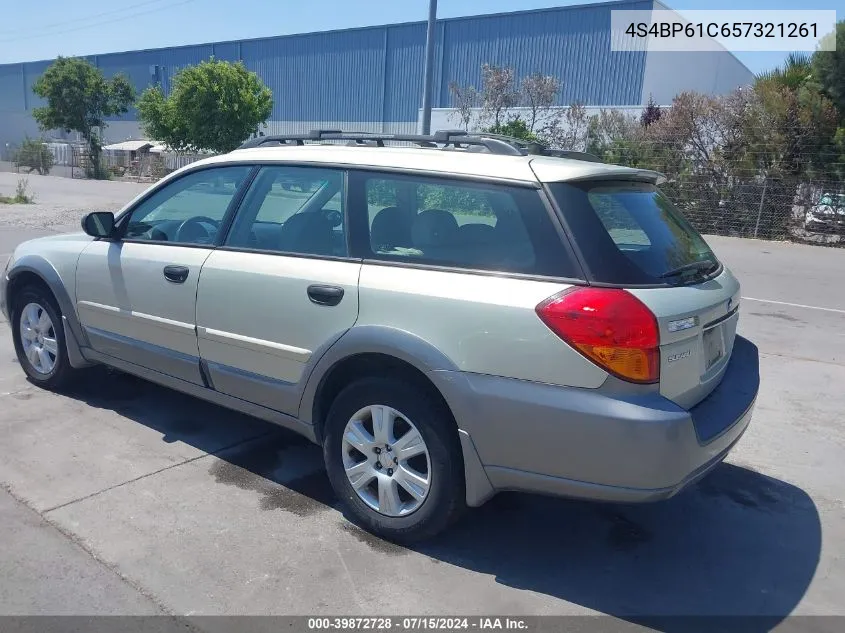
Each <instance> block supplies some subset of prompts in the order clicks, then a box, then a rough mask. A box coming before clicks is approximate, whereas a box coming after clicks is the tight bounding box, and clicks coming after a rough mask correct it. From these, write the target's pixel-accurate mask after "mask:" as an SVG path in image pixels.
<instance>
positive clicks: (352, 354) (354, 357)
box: [299, 326, 457, 441]
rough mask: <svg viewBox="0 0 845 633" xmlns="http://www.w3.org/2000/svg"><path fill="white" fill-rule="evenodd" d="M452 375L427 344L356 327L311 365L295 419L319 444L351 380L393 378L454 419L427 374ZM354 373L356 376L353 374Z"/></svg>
mask: <svg viewBox="0 0 845 633" xmlns="http://www.w3.org/2000/svg"><path fill="white" fill-rule="evenodd" d="M438 370H446V371H456V370H457V367H456V366H455V364H454V363H453V362H452V361H451V360H450V359H449V358H448V357H447V356H446V355H445V354H443V353H442V352H441V351H440V350H438V349H437V348H436V347H434V346H433V345H432V344H431V343H428V342H427V341H425V340H423V339H421V338H419V337H418V336H415V335H413V334H411V333H410V332H406V331H404V330H399V329H396V328H389V327H380V326H362V327H355V328H352V329H351V330H349V331H348V332H346V334H344V335H343V336H342V337H340V338H339V339H338V340H337V341H336V342H335V344H334V345H332V346H331V347H330V348H329V349H328V350H327V351H326V352H325V353H324V354H323V355H322V356H321V357H320V359H319V360H318V361H317V362H316V363H315V365H314V367H313V369H312V370H311V372H310V374H309V376H308V380H307V383H306V385H305V389H304V390H303V394H302V399H301V400H300V405H299V418H300V419H301V420H302V421H304V422H306V423H308V424H312V425H313V426H314V429H315V435H316V437H317V440H318V441H322V425H323V422H324V421H325V415H326V413H327V412H328V407H329V406H331V401H332V400H333V399H334V396H336V395H337V393H339V391H340V389H341V388H342V386H343V385H344V384H346V382H348V380H349V379H350V378H351V377H353V376H355V377H359V376H363V375H384V374H385V373H386V372H391V371H392V372H397V373H398V374H400V375H403V376H404V377H405V378H408V379H411V380H413V381H415V382H417V383H418V384H420V385H421V386H424V387H425V388H426V389H428V390H430V391H431V392H432V393H433V394H435V395H436V396H437V397H438V398H439V399H440V400H441V401H442V402H443V404H444V405H445V406H446V408H447V409H449V411H450V413H451V414H452V417H453V418H454V417H455V413H454V411H453V409H452V407H451V406H450V405H449V402H448V400H447V399H446V397H445V396H444V394H443V393H442V391H441V390H440V389H438V387H437V385H436V384H435V383H434V381H433V380H432V379H431V377H430V374H431V372H434V371H438ZM356 372H357V373H356Z"/></svg>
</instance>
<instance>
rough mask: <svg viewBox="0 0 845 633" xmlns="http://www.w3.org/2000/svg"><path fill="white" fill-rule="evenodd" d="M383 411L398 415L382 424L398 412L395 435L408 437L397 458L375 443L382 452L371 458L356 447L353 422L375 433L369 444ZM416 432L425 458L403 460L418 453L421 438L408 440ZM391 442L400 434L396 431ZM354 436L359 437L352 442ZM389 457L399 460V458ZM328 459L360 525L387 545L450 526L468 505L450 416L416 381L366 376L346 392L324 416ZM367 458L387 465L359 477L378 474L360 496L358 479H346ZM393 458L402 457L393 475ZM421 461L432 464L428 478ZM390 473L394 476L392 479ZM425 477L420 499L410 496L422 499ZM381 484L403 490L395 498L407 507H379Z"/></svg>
mask: <svg viewBox="0 0 845 633" xmlns="http://www.w3.org/2000/svg"><path fill="white" fill-rule="evenodd" d="M378 408H382V409H383V410H389V411H392V412H393V413H392V414H390V415H388V414H384V416H383V417H384V419H387V418H390V417H391V416H392V415H393V414H395V416H393V417H394V422H393V428H394V429H399V431H396V432H401V433H402V435H401V436H400V437H399V438H398V439H396V444H395V446H394V447H392V448H396V453H388V450H387V448H385V447H378V446H377V447H376V448H380V450H381V451H384V452H383V453H382V456H376V455H372V456H371V455H370V453H369V451H367V452H366V453H364V452H360V451H358V450H357V449H356V448H354V447H352V444H354V443H355V442H357V441H358V439H359V437H358V436H357V435H355V433H356V432H357V431H356V432H353V431H351V430H350V429H351V428H352V427H351V426H349V425H352V424H353V422H354V423H356V424H357V423H358V422H360V423H361V425H362V427H363V428H364V430H365V431H367V430H368V432H369V436H368V437H367V438H366V439H368V440H373V441H375V440H376V437H377V434H376V433H375V432H374V427H373V424H374V422H373V416H374V415H376V414H375V413H372V411H373V410H378ZM362 411H369V412H368V413H362ZM356 416H357V417H356ZM367 416H369V418H368V417H367ZM368 420H369V421H368ZM400 427H402V428H401V429H400ZM414 431H415V432H416V433H417V434H418V435H419V436H420V437H421V438H422V441H423V448H424V450H425V453H424V454H422V453H420V454H417V455H416V456H414V457H411V458H409V459H407V460H404V459H403V460H401V461H400V460H399V457H396V456H400V455H402V454H410V453H411V452H413V451H419V450H420V446H419V443H418V442H416V440H415V439H412V440H410V441H408V439H407V438H411V437H412V435H409V434H410V433H412V432H414ZM390 437H391V438H395V437H396V436H395V435H394V433H393V432H391V433H390ZM349 438H354V439H353V442H352V443H350V441H349ZM410 443H413V448H412V449H411V448H405V449H401V448H400V447H402V446H403V445H405V446H406V447H407V446H410ZM374 450H375V448H373V451H374ZM400 451H401V452H400ZM353 453H354V455H352V454H353ZM384 455H394V458H393V459H391V458H390V457H389V456H388V457H384ZM323 457H324V459H325V463H326V470H327V471H328V475H329V480H330V481H331V484H332V488H333V489H334V491H335V494H336V495H337V496H338V497H339V498H340V499H341V500H342V501H343V502H344V503H345V504H346V507H347V508H348V510H349V511H350V512H351V514H352V517H353V518H354V522H356V523H358V524H359V525H361V526H362V527H364V528H365V529H366V530H368V531H370V532H372V533H374V534H376V535H378V536H380V537H382V538H385V539H387V540H389V541H394V542H411V541H418V540H422V539H425V538H429V537H431V536H433V535H435V534H437V533H438V532H440V531H442V530H443V529H445V528H446V527H447V526H449V525H450V524H451V523H452V522H453V521H454V520H456V519H457V518H458V516H460V514H461V513H462V511H463V510H464V509H465V507H466V493H465V490H466V484H465V481H464V469H463V457H462V453H461V449H460V443H459V440H458V434H457V429H456V427H455V423H454V421H453V418H452V415H451V413H450V411H449V410H448V408H447V407H446V405H445V404H444V403H443V402H442V400H440V399H439V398H438V397H437V396H436V395H435V394H432V393H431V392H430V391H429V390H427V389H421V388H419V387H414V386H412V383H410V384H408V383H404V382H399V381H397V380H395V379H390V378H364V379H361V380H358V381H356V382H354V383H352V384H350V385H349V386H348V387H346V388H345V389H344V390H343V391H341V392H340V394H339V395H338V396H337V397H336V398H335V400H334V402H333V403H332V405H331V408H330V410H329V413H328V416H327V418H326V424H325V441H324V442H323ZM362 458H363V459H364V460H365V461H368V462H370V463H372V461H373V460H375V459H379V460H384V461H385V465H382V466H381V470H379V471H378V472H377V473H374V472H373V471H369V473H365V474H364V475H363V477H362V478H361V480H363V478H365V477H368V476H371V475H372V474H376V477H375V478H374V479H373V480H372V481H371V482H370V484H368V485H367V486H363V487H362V492H360V493H359V492H358V491H357V490H356V488H355V487H354V486H353V484H352V477H353V476H354V475H347V468H348V467H349V464H350V462H351V461H354V460H360V459H362ZM393 460H397V461H396V463H395V464H393V465H394V466H396V468H395V470H394V469H392V468H391V469H388V468H387V466H388V465H391V464H392V463H393ZM423 460H425V462H426V468H427V469H428V472H427V473H423V470H424V468H423V466H422V463H423ZM361 464H364V462H359V463H356V464H355V466H356V467H358V466H361ZM377 466H380V461H376V462H375V464H374V465H373V466H372V467H373V468H376V467H377ZM364 467H365V468H369V467H368V466H364ZM390 471H393V472H392V473H390V474H388V473H389V472H390ZM409 473H413V475H409ZM420 474H425V475H426V476H427V480H428V487H427V490H426V493H425V496H424V498H423V499H422V500H420V499H419V498H417V497H415V496H413V495H412V494H410V493H409V490H412V489H413V490H415V491H416V494H417V496H419V494H420V490H422V487H418V486H417V485H416V482H417V481H421V479H414V477H415V476H417V475H420ZM394 484H395V485H394ZM383 486H384V490H391V489H395V490H396V491H397V493H396V495H397V497H398V498H399V501H400V503H401V504H402V505H401V507H402V508H404V510H403V511H402V512H400V513H397V512H396V510H395V507H396V504H395V503H394V504H390V503H384V504H381V501H382V496H381V495H382V492H383V489H382V487H383ZM364 488H365V490H363V489H364ZM384 494H385V497H384V498H385V499H389V497H390V496H391V495H390V493H388V492H385V493H384ZM374 501H376V502H377V503H378V504H380V506H381V505H384V506H385V509H384V510H383V511H379V510H378V509H376V508H375V507H373V502H374ZM391 508H393V511H391Z"/></svg>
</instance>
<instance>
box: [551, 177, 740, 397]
mask: <svg viewBox="0 0 845 633" xmlns="http://www.w3.org/2000/svg"><path fill="white" fill-rule="evenodd" d="M547 186H548V188H549V191H550V192H551V194H552V196H553V197H554V198H555V200H556V202H557V206H558V207H559V209H560V212H561V215H562V218H563V220H564V223H565V225H566V227H567V229H568V231H569V232H570V234H571V235H572V238H573V242H574V246H575V248H576V250H577V251H578V253H579V255H580V257H581V259H582V263H583V265H584V268H585V273H586V275H587V277H588V281H589V282H590V283H591V284H594V285H598V286H612V287H621V288H625V289H626V290H628V291H629V292H630V293H631V294H633V295H635V296H636V297H637V298H638V299H640V301H642V302H643V303H644V304H645V305H646V306H647V307H648V308H649V309H650V310H651V311H652V312H653V313H654V315H655V317H656V318H657V322H658V325H659V329H660V393H661V394H662V395H663V396H665V397H666V398H668V399H670V400H672V401H673V402H675V403H676V404H678V405H679V406H682V407H684V408H686V409H689V408H692V407H693V406H695V405H696V404H697V403H698V402H700V401H701V400H703V399H704V398H706V397H707V395H708V394H710V393H711V392H712V391H713V389H715V388H716V386H717V385H718V384H719V382H720V381H721V378H722V376H723V375H724V373H725V370H726V368H727V364H728V362H729V360H730V356H731V351H732V350H733V344H734V337H735V336H736V326H737V320H738V314H739V312H738V310H739V301H740V287H739V283H738V282H737V280H736V279H735V278H734V276H733V275H732V274H731V273H730V271H729V270H727V268H725V267H724V266H723V265H722V264H721V262H719V260H718V259H717V258H716V255H715V254H714V253H713V251H712V250H711V249H710V247H709V246H708V245H707V243H706V242H705V241H704V239H703V238H702V237H701V236H700V235H699V234H698V232H697V231H696V230H695V229H694V228H693V227H692V226H691V225H690V224H689V223H688V222H687V221H686V220H685V219H684V217H683V215H682V214H681V212H680V211H679V210H678V209H677V208H676V207H675V206H674V205H673V204H672V203H671V202H670V201H669V199H668V198H667V197H666V196H665V195H664V194H663V193H662V192H661V191H660V190H659V189H658V187H657V186H656V184H655V183H654V181H653V180H652V181H649V180H648V179H647V178H644V177H642V176H639V177H636V178H634V179H622V178H613V179H606V178H597V179H587V180H581V181H577V182H571V181H570V182H559V183H548V185H547Z"/></svg>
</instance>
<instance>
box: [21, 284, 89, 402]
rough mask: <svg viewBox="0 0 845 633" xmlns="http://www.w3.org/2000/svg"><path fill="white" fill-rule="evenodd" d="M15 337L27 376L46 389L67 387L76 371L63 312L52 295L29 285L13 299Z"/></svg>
mask: <svg viewBox="0 0 845 633" xmlns="http://www.w3.org/2000/svg"><path fill="white" fill-rule="evenodd" d="M13 306H14V307H13V310H12V337H13V339H14V343H15V352H16V353H17V356H18V362H20V364H21V367H22V368H23V370H24V372H26V375H27V376H29V378H30V379H31V380H32V381H33V382H34V383H36V384H37V385H39V386H41V387H44V388H46V389H59V388H61V387H62V386H64V385H66V384H67V382H68V381H69V380H70V378H71V377H72V375H73V373H74V370H73V368H72V367H71V366H70V362H69V361H68V358H67V347H66V345H65V333H64V329H63V328H62V313H61V310H60V309H59V306H58V305H57V304H56V300H55V299H54V298H53V296H52V294H50V292H49V291H47V290H46V289H44V288H41V287H39V286H27V287H26V288H24V289H23V290H21V292H20V293H18V294H17V295H16V297H15V298H14V303H13Z"/></svg>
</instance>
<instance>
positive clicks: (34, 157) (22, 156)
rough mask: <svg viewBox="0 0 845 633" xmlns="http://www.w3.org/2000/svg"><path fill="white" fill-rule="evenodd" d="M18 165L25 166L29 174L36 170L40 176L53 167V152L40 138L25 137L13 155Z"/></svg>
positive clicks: (47, 172)
mask: <svg viewBox="0 0 845 633" xmlns="http://www.w3.org/2000/svg"><path fill="white" fill-rule="evenodd" d="M15 162H16V163H17V164H18V167H25V168H27V169H28V170H29V173H30V174H31V173H32V172H34V171H37V172H38V173H39V174H41V175H42V176H44V175H46V174H49V173H50V169H52V168H53V153H52V152H51V151H50V149H49V148H48V147H47V146H46V145H45V144H44V141H42V140H40V139H31V138H27V139H26V140H25V141H24V142H23V143H21V146H20V148H19V149H18V151H17V154H16V155H15Z"/></svg>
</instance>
